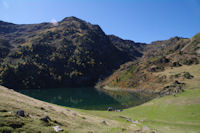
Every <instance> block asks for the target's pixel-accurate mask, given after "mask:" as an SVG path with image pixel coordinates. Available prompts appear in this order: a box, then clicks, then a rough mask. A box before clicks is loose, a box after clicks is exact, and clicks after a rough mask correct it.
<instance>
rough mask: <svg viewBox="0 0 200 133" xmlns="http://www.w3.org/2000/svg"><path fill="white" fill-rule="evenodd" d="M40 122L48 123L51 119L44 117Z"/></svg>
mask: <svg viewBox="0 0 200 133" xmlns="http://www.w3.org/2000/svg"><path fill="white" fill-rule="evenodd" d="M40 120H42V121H44V122H49V121H50V120H51V119H50V117H49V116H45V117H43V118H41V119H40Z"/></svg>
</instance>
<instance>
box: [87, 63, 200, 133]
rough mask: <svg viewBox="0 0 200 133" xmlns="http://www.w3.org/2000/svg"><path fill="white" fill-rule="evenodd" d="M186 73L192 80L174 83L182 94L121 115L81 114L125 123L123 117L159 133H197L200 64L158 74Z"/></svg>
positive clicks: (154, 101)
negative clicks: (177, 84)
mask: <svg viewBox="0 0 200 133" xmlns="http://www.w3.org/2000/svg"><path fill="white" fill-rule="evenodd" d="M185 71H186V72H189V73H190V74H191V75H193V76H194V78H193V79H184V78H182V77H180V78H178V79H177V80H179V81H181V82H184V83H186V86H185V92H183V93H180V94H178V95H177V96H165V97H161V98H156V99H154V100H152V101H149V102H147V103H145V104H143V105H140V106H137V107H133V108H129V109H125V110H124V111H122V112H106V111H104V112H103V111H84V112H86V113H90V114H93V115H97V116H101V117H105V118H109V119H114V120H118V121H120V122H126V120H125V119H124V118H121V117H120V116H125V117H128V118H131V119H133V120H139V121H140V124H141V125H143V126H144V125H146V126H148V127H149V128H151V129H155V130H156V131H158V132H159V133H199V132H200V65H192V66H182V67H178V68H174V69H170V68H169V69H166V70H165V71H164V72H159V73H156V74H158V75H166V76H167V77H168V78H169V77H170V76H171V75H174V74H178V73H182V72H185Z"/></svg>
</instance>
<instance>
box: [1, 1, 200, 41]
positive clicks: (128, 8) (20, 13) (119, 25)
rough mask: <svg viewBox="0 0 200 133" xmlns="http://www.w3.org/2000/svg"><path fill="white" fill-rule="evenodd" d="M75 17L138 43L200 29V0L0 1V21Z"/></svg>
mask: <svg viewBox="0 0 200 133" xmlns="http://www.w3.org/2000/svg"><path fill="white" fill-rule="evenodd" d="M68 16H76V17H78V18H81V19H83V20H86V21H88V22H91V23H92V24H98V25H100V26H101V28H102V29H103V30H104V31H105V33H106V34H114V35H117V36H119V37H122V38H123V39H131V40H134V41H136V42H147V43H149V42H151V41H155V40H164V39H168V38H170V37H173V36H182V37H192V36H193V35H195V34H196V33H198V32H200V0H0V20H3V21H7V22H12V23H17V24H28V23H41V22H51V21H52V19H56V20H57V21H60V20H62V19H63V18H65V17H68Z"/></svg>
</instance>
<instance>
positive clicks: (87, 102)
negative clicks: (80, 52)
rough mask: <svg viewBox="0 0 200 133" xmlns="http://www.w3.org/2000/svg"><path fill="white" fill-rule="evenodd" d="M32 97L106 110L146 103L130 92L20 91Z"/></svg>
mask: <svg viewBox="0 0 200 133" xmlns="http://www.w3.org/2000/svg"><path fill="white" fill-rule="evenodd" d="M18 92H20V93H22V94H25V95H28V96H30V97H33V98H36V99H39V100H42V101H46V102H49V103H54V104H58V105H62V106H67V107H74V108H80V109H95V110H106V109H107V108H108V107H110V106H112V107H114V108H127V107H131V106H135V105H138V104H141V103H143V102H145V101H146V98H145V97H144V96H141V95H139V94H136V93H134V92H130V91H108V90H104V91H102V90H101V91H100V90H97V89H95V88H57V89H31V90H18Z"/></svg>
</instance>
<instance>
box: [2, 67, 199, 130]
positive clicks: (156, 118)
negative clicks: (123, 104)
mask: <svg viewBox="0 0 200 133" xmlns="http://www.w3.org/2000/svg"><path fill="white" fill-rule="evenodd" d="M185 71H186V72H189V73H190V74H191V75H193V76H194V77H193V78H192V79H185V78H183V77H182V76H180V77H178V78H177V80H179V81H181V82H184V83H186V86H185V91H184V92H183V93H179V94H177V95H176V96H165V97H159V98H156V99H154V100H151V101H149V102H147V103H144V104H142V105H139V106H136V107H132V108H129V109H124V110H123V111H122V112H107V111H96V110H82V109H75V108H68V107H61V106H57V105H54V104H50V103H46V102H42V101H39V100H36V99H33V98H30V97H28V96H25V95H22V94H20V93H17V92H15V91H13V90H9V89H7V88H5V87H0V132H6V133H9V132H16V133H18V132H20V133H21V132H27V133H40V132H42V133H53V132H55V131H54V130H53V128H52V127H53V126H55V125H58V126H60V127H61V128H62V129H64V131H63V132H67V133H121V132H124V133H136V132H137V133H145V132H147V133H153V132H154V133H155V132H157V133H200V82H199V81H200V67H199V65H192V66H182V67H177V68H173V69H170V68H169V69H166V70H165V71H163V72H158V73H156V74H157V75H160V76H162V75H166V77H167V78H170V77H171V76H172V75H176V74H179V73H183V72H185ZM17 110H24V111H25V113H26V115H27V116H26V117H19V116H16V111H17ZM46 115H48V116H49V117H50V118H51V121H50V122H49V123H45V122H43V121H41V120H40V118H42V117H44V116H46Z"/></svg>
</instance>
